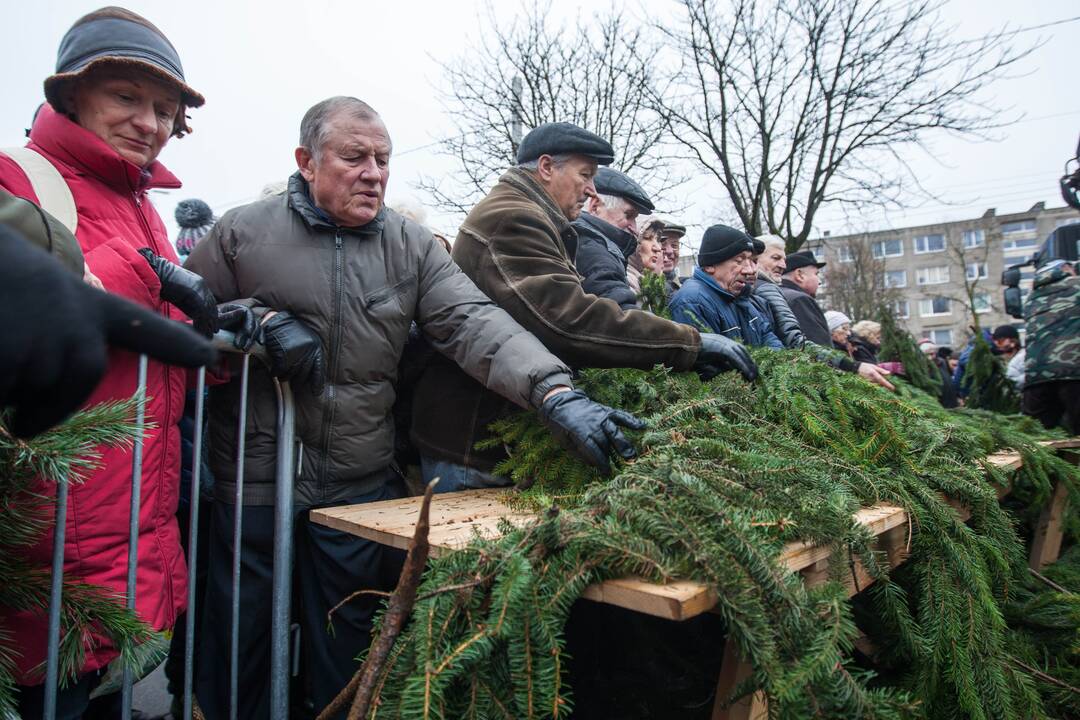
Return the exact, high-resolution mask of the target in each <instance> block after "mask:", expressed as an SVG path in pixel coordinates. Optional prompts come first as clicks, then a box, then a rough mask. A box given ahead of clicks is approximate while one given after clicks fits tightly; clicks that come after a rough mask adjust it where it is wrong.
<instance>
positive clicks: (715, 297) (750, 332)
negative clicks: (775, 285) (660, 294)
mask: <svg viewBox="0 0 1080 720" xmlns="http://www.w3.org/2000/svg"><path fill="white" fill-rule="evenodd" d="M668 308H669V309H670V310H671V319H672V320H675V321H676V322H680V323H682V324H684V325H692V326H693V327H696V328H697V329H698V330H700V331H701V332H714V333H718V334H720V335H724V336H726V337H729V338H731V339H732V340H740V341H742V342H743V343H745V344H747V345H749V346H751V347H761V346H765V347H771V348H774V349H776V350H783V349H784V344H783V343H782V342H780V340H779V338H777V337H776V334H775V333H774V332H773V328H772V322H771V321H770V320H769V317H768V316H767V315H766V314H765V313H764V312H762V310H761V309H760V308H759V307H758V306H757V305H755V304H754V303H752V302H750V296H749V294H746V293H744V294H742V295H740V296H739V297H735V296H734V295H732V294H731V293H729V292H728V291H727V290H724V289H723V288H722V287H720V285H718V284H717V282H716V281H715V280H713V279H712V277H711V276H710V275H709V274H708V273H706V272H705V271H704V270H702V269H701V268H700V267H697V268H694V276H693V277H691V278H690V279H689V280H687V281H686V282H684V283H683V286H682V288H680V289H679V291H678V292H676V293H675V295H674V296H673V297H672V298H671V303H670V304H669V305H668Z"/></svg>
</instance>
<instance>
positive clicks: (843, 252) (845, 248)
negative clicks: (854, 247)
mask: <svg viewBox="0 0 1080 720" xmlns="http://www.w3.org/2000/svg"><path fill="white" fill-rule="evenodd" d="M836 260H837V262H842V263H849V262H855V256H854V255H853V254H852V252H851V246H850V245H841V246H840V247H838V248H836Z"/></svg>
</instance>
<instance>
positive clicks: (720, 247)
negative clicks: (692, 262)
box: [697, 225, 754, 267]
mask: <svg viewBox="0 0 1080 720" xmlns="http://www.w3.org/2000/svg"><path fill="white" fill-rule="evenodd" d="M741 252H749V253H752V252H754V239H753V238H752V237H750V236H749V235H747V234H746V233H744V232H742V231H741V230H736V229H735V228H733V227H728V226H727V225H713V226H712V227H710V228H709V229H707V230H706V231H705V235H704V236H702V238H701V249H700V250H698V256H697V264H698V265H700V266H701V267H708V266H710V265H719V264H720V263H722V262H724V261H725V260H730V259H731V258H733V257H735V256H736V255H738V254H739V253H741Z"/></svg>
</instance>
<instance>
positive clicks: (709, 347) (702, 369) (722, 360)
mask: <svg viewBox="0 0 1080 720" xmlns="http://www.w3.org/2000/svg"><path fill="white" fill-rule="evenodd" d="M694 369H695V370H697V371H698V374H699V375H701V378H702V380H709V379H710V378H713V377H716V376H717V375H719V374H720V373H722V372H726V371H728V370H738V371H739V372H740V373H742V376H743V377H744V378H746V379H747V380H749V381H751V382H753V381H754V380H756V379H757V375H758V372H757V365H755V364H754V360H753V358H751V357H750V353H749V352H747V350H746V346H745V345H743V344H742V343H740V342H736V341H735V340H732V339H731V338H727V337H724V336H723V335H717V334H716V333H701V348H700V349H699V350H698V356H697V360H696V361H695V362H694Z"/></svg>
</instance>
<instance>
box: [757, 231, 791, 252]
mask: <svg viewBox="0 0 1080 720" xmlns="http://www.w3.org/2000/svg"><path fill="white" fill-rule="evenodd" d="M754 239H755V240H759V241H761V242H763V243H765V249H766V250H768V249H769V248H771V247H778V248H780V249H781V250H783V251H784V253H787V243H786V242H784V238H782V237H780V236H779V235H758V236H757V237H756V238H754Z"/></svg>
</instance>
